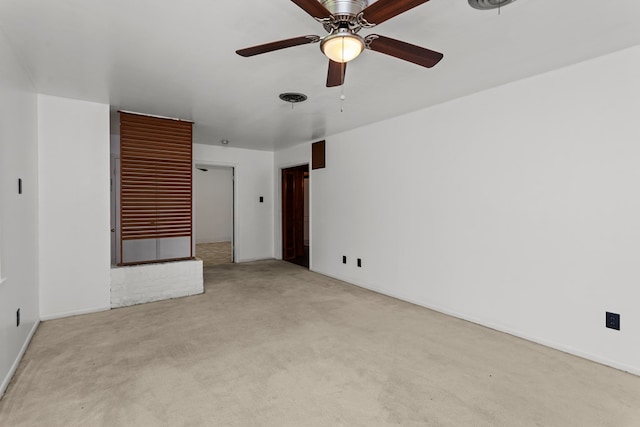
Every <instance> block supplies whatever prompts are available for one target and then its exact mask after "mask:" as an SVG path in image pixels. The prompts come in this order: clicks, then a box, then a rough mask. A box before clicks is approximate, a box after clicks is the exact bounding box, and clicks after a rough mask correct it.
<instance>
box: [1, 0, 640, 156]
mask: <svg viewBox="0 0 640 427" xmlns="http://www.w3.org/2000/svg"><path fill="white" fill-rule="evenodd" d="M639 19H640V2H638V1H636V0H618V1H615V2H602V1H600V0H598V1H596V0H558V1H552V0H518V1H516V2H514V3H512V4H510V5H508V6H507V7H504V8H503V9H502V10H501V13H500V14H498V12H497V11H496V10H493V11H480V10H476V9H473V8H471V7H470V6H469V5H468V2H467V0H431V1H429V2H427V3H425V4H423V5H421V6H418V7H416V8H415V9H413V10H410V11H408V12H406V13H405V14H403V15H400V16H397V17H395V18H393V19H391V20H389V21H387V22H384V23H382V24H381V25H380V26H378V27H375V28H372V29H367V30H363V31H362V34H363V35H366V34H373V33H375V34H382V35H385V36H388V37H393V38H396V39H399V40H403V41H406V42H409V43H413V44H417V45H421V46H424V47H427V48H429V49H432V50H435V51H438V52H442V53H444V59H443V60H442V61H441V62H440V63H439V64H438V65H436V66H435V67H434V68H431V69H426V68H422V67H419V66H416V65H414V64H411V63H408V62H404V61H401V60H398V59H395V58H392V57H389V56H386V55H382V54H379V53H376V52H372V51H365V52H364V53H363V54H362V55H361V56H360V57H358V58H357V59H356V60H354V61H353V62H351V63H349V64H348V67H347V77H346V83H345V85H344V86H343V87H336V88H326V87H325V81H326V72H327V59H326V58H325V57H324V56H323V55H322V53H321V52H320V50H319V48H318V45H317V44H313V45H304V46H298V47H294V48H290V49H285V50H281V51H276V52H272V53H268V54H264V55H260V56H255V57H251V58H242V57H240V56H238V55H236V54H235V51H236V50H237V49H240V48H244V47H249V46H253V45H257V44H262V43H267V42H271V41H275V40H280V39H285V38H291V37H296V36H301V35H307V34H317V35H325V31H324V29H323V28H322V25H320V24H319V23H317V22H316V21H315V20H314V19H312V18H311V17H310V16H309V15H307V14H306V13H305V12H304V11H303V10H302V9H300V8H299V7H298V6H296V5H295V4H294V3H292V2H291V1H289V0H268V1H267V0H232V1H225V2H222V1H211V0H206V1H205V0H185V1H182V2H176V1H167V0H135V1H130V0H128V1H125V0H108V1H105V0H56V1H50V0H1V1H0V28H1V29H2V31H3V33H4V35H5V36H6V37H7V38H8V39H9V41H10V43H11V44H12V46H13V48H14V50H15V52H16V55H17V57H18V58H19V60H20V61H21V62H22V64H23V65H24V67H25V69H26V72H28V74H29V75H30V76H31V79H32V80H33V84H34V86H35V88H36V90H37V91H38V92H40V93H45V94H49V95H55V96H62V97H69V98H76V99H82V100H88V101H95V102H103V103H109V104H110V105H111V108H112V111H117V110H119V109H122V110H128V111H138V112H142V113H147V114H155V115H162V116H169V117H178V118H183V119H188V120H193V121H195V123H196V125H195V138H196V141H197V142H200V143H208V144H219V142H220V140H221V139H228V140H230V141H231V143H230V144H229V145H230V146H235V147H244V148H252V149H260V150H274V149H280V148H284V147H288V146H292V145H295V144H298V143H302V142H306V141H311V140H317V139H321V138H323V137H325V136H327V135H331V134H335V133H338V132H342V131H345V130H349V129H352V128H355V127H359V126H363V125H366V124H368V123H372V122H375V121H380V120H384V119H386V118H389V117H394V116H398V115H401V114H404V113H407V112H410V111H414V110H418V109H421V108H425V107H428V106H431V105H434V104H438V103H442V102H445V101H447V100H451V99H454V98H458V97H461V96H465V95H468V94H471V93H474V92H478V91H482V90H485V89H488V88H491V87H495V86H498V85H502V84H506V83H509V82H511V81H515V80H519V79H522V78H526V77H529V76H532V75H535V74H539V73H543V72H546V71H550V70H553V69H557V68H560V67H564V66H567V65H570V64H573V63H576V62H580V61H583V60H586V59H589V58H593V57H596V56H600V55H603V54H606V53H609V52H613V51H616V50H620V49H624V48H627V47H630V46H634V45H637V44H640V26H639V25H638V21H639ZM287 91H292V92H301V93H304V94H306V95H308V97H309V99H308V101H306V102H304V103H301V104H297V105H295V106H294V107H293V108H292V106H291V105H290V104H287V103H284V102H283V101H281V100H280V99H279V98H278V95H279V94H280V93H282V92H287ZM343 92H344V95H345V99H344V102H343V105H342V107H343V110H344V111H341V100H340V97H341V94H342V93H343ZM114 130H116V132H117V129H114Z"/></svg>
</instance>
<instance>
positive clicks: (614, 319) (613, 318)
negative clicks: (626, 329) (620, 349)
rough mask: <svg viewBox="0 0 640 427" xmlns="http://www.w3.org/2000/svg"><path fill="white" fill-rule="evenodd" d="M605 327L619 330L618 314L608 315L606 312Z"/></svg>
mask: <svg viewBox="0 0 640 427" xmlns="http://www.w3.org/2000/svg"><path fill="white" fill-rule="evenodd" d="M606 322H607V323H606V327H607V328H609V329H615V330H616V331H619V330H620V315H619V314H618V313H609V312H608V311H607V317H606Z"/></svg>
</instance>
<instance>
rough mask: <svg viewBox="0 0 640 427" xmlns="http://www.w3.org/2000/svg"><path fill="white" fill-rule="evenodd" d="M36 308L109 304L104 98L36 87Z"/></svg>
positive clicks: (44, 311) (46, 314) (72, 310)
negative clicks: (93, 100)
mask: <svg viewBox="0 0 640 427" xmlns="http://www.w3.org/2000/svg"><path fill="white" fill-rule="evenodd" d="M38 132H39V138H38V158H39V176H40V315H41V318H43V319H50V318H56V317H63V316H68V315H74V314H81V313H86V312H92V311H99V310H107V309H109V308H110V295H109V292H110V232H109V177H110V174H109V106H108V105H106V104H96V103H91V102H84V101H77V100H71V99H65V98H57V97H52V96H46V95H38Z"/></svg>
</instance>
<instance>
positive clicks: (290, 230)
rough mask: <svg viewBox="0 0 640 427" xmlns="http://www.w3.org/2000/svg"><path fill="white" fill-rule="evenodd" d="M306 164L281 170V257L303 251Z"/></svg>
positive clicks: (301, 254) (286, 258)
mask: <svg viewBox="0 0 640 427" xmlns="http://www.w3.org/2000/svg"><path fill="white" fill-rule="evenodd" d="M308 170H309V166H308V165H304V166H297V167H294V168H288V169H283V170H282V259H285V260H291V259H294V258H296V257H299V256H303V255H304V254H305V251H304V175H305V173H307V171H308Z"/></svg>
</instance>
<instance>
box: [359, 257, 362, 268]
mask: <svg viewBox="0 0 640 427" xmlns="http://www.w3.org/2000/svg"><path fill="white" fill-rule="evenodd" d="M358 267H362V260H361V259H360V258H358Z"/></svg>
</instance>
